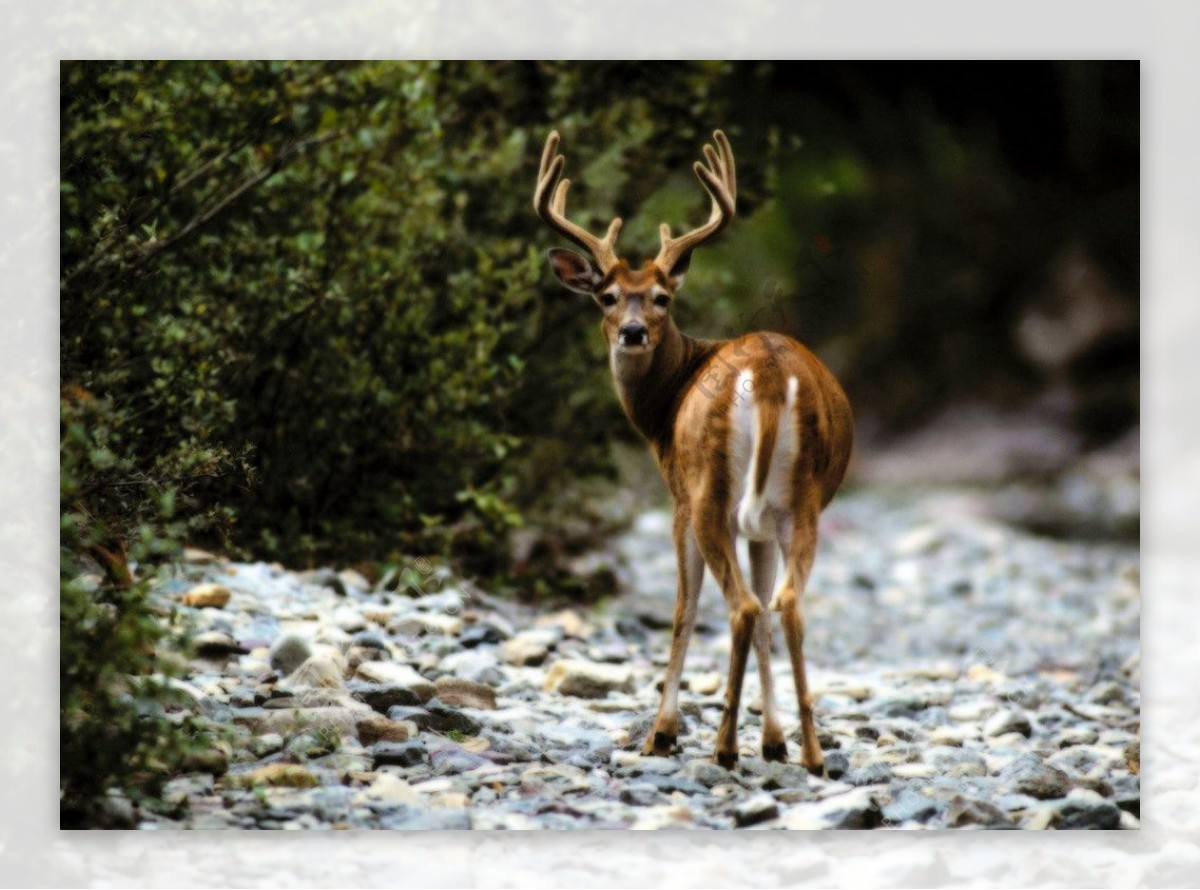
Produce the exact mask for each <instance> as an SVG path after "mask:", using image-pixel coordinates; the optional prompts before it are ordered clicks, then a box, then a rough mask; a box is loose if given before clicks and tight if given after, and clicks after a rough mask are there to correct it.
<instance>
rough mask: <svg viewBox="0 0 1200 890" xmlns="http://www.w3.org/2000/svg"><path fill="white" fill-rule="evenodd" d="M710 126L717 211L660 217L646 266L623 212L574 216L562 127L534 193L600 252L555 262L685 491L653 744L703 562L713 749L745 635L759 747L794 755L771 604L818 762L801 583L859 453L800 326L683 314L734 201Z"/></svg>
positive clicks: (811, 758)
mask: <svg viewBox="0 0 1200 890" xmlns="http://www.w3.org/2000/svg"><path fill="white" fill-rule="evenodd" d="M713 138H714V142H715V143H716V147H715V148H714V147H713V146H712V145H705V146H704V157H705V158H706V159H707V161H708V164H707V166H706V165H705V164H703V163H701V162H700V161H697V162H696V163H695V164H694V169H695V171H696V176H697V177H698V178H699V179H700V183H701V185H702V186H703V187H704V189H705V191H706V192H708V195H709V197H710V198H711V199H712V211H711V213H710V215H709V218H708V221H707V222H706V223H704V225H702V226H700V227H699V228H696V229H693V230H692V231H690V232H688V233H687V234H685V235H681V236H680V237H678V238H674V237H672V236H671V229H670V227H669V226H668V225H666V224H665V223H664V224H663V225H662V226H661V227H660V233H661V239H662V245H661V248H660V249H659V251H658V255H657V256H656V257H655V258H654V259H653V260H650V261H648V262H646V263H645V264H644V265H643V266H642V268H640V269H634V268H632V267H631V266H630V265H629V264H628V263H627V262H626V261H625V260H623V259H619V258H618V257H617V255H616V251H615V247H616V240H617V235H618V233H619V232H620V231H621V220H620V219H619V218H618V219H614V220H613V221H612V223H611V224H610V225H609V227H608V232H607V233H606V234H605V236H604V237H603V238H598V237H596V236H595V235H592V234H590V233H589V232H587V231H586V230H584V229H583V228H581V227H580V226H578V225H576V224H574V223H572V222H571V221H570V220H569V219H567V216H566V202H567V190H568V188H569V187H570V180H567V179H563V180H562V181H559V177H560V175H561V174H562V170H563V165H564V163H565V159H564V158H563V156H562V155H561V154H558V145H559V136H558V133H556V132H555V133H551V134H550V136H549V137H548V138H547V139H546V145H545V148H544V149H543V151H542V162H541V168H540V170H539V172H538V181H537V189H536V190H535V192H534V198H533V204H534V208H535V209H536V210H537V213H538V215H539V216H540V217H541V218H542V219H543V220H544V221H545V222H546V223H547V224H549V226H550V227H551V228H552V229H554V230H555V231H556V232H558V233H559V234H561V235H563V236H564V237H566V238H568V239H570V240H571V241H573V242H574V243H575V244H577V245H578V246H579V247H581V248H583V249H584V250H585V251H587V253H588V254H589V255H590V257H589V256H581V255H580V254H578V253H575V252H573V251H570V250H563V249H559V248H555V249H553V250H551V251H550V253H549V259H550V265H551V267H552V268H553V270H554V274H555V275H556V276H557V277H558V280H559V281H560V282H562V283H563V284H564V285H566V286H567V287H568V288H570V289H571V290H573V291H577V292H579V293H584V294H589V295H591V296H592V298H593V299H594V300H595V301H596V303H597V304H599V306H600V308H601V309H602V310H603V312H604V317H603V321H602V322H601V330H602V331H603V332H604V339H605V340H606V341H607V343H608V355H609V365H610V367H611V369H612V376H613V383H614V385H615V386H616V391H617V396H618V398H619V399H620V400H621V405H622V406H623V407H624V409H625V413H626V414H627V415H628V416H629V419H630V421H631V422H632V423H633V425H634V426H635V427H636V428H637V430H638V431H639V432H640V433H641V434H642V435H643V436H644V437H645V438H646V440H647V441H648V442H649V443H650V447H651V448H652V449H653V451H654V455H655V457H656V458H657V460H658V465H659V468H660V470H661V471H662V475H663V478H664V479H665V480H666V483H667V487H668V488H669V489H670V492H671V495H672V497H673V498H674V501H675V530H674V538H675V552H676V557H677V559H678V563H679V586H678V593H677V596H676V601H675V627H674V631H673V635H672V639H671V656H670V661H669V663H668V665H667V676H666V681H665V684H664V686H663V693H662V703H661V704H660V706H659V709H658V716H657V718H656V719H655V722H654V726H653V729H652V730H651V732H650V733H649V735H648V736H647V738H646V742H645V745H644V747H643V753H645V754H667V753H669V752H670V751H671V750H672V749H673V748H674V746H675V744H676V742H677V738H678V734H679V731H680V726H681V722H680V718H679V706H678V699H679V683H680V677H681V674H682V672H683V661H684V656H685V655H686V653H687V647H688V641H689V639H690V638H691V635H692V629H693V628H694V627H695V622H696V607H697V598H698V594H699V591H700V582H701V580H702V579H703V575H704V565H705V564H707V565H708V567H709V569H710V570H711V571H712V573H713V576H714V577H715V578H716V580H717V583H718V584H720V587H721V592H722V593H723V594H724V596H725V602H726V604H727V606H728V608H729V626H730V631H731V633H732V640H733V647H732V651H731V653H730V657H729V679H728V682H727V684H726V690H725V712H724V715H723V717H722V720H721V727H720V729H719V730H718V733H717V750H716V760H717V762H718V763H719V764H721V765H722V766H724V767H726V768H732V767H733V766H734V765H735V764H736V763H737V759H738V744H737V719H738V707H739V703H740V701H741V694H742V679H743V677H744V675H745V671H746V660H747V657H748V655H749V650H750V643H751V641H753V643H754V650H755V654H756V659H757V661H758V670H759V675H760V677H761V682H762V693H763V737H762V753H763V757H764V758H766V759H767V760H786V759H787V743H786V742H785V741H784V734H783V728H782V727H781V725H780V722H779V715H778V713H777V711H776V708H775V700H774V690H773V688H772V687H773V684H772V681H771V667H770V654H771V628H770V621H769V620H768V619H767V618H766V617H764V618H763V620H761V621H760V620H758V619H759V616H760V615H761V614H762V613H763V612H764V610H765V609H768V608H769V609H771V610H775V611H778V612H780V614H781V620H782V624H783V630H784V636H785V638H786V640H787V647H788V653H789V655H790V656H791V662H792V675H793V678H794V679H795V683H796V696H797V698H798V700H799V705H800V726H801V744H802V749H803V750H802V754H801V762H802V763H803V764H804V766H805V767H807V768H808V769H809V771H811V772H815V773H820V772H823V769H824V758H823V756H822V754H821V746H820V743H819V742H818V741H817V733H816V728H815V726H814V724H813V711H812V698H811V696H810V695H809V692H808V681H807V679H806V677H805V672H804V618H803V616H802V614H801V611H800V597H801V594H802V593H803V592H804V586H805V583H806V582H807V580H808V576H809V572H810V570H811V569H812V565H813V557H814V555H815V553H816V548H817V519H818V517H819V515H820V513H821V510H822V509H823V508H824V507H825V505H826V504H828V503H829V501H830V499H831V498H832V497H833V495H834V492H836V491H837V489H838V486H839V485H840V484H841V482H842V477H843V476H844V475H845V472H846V464H847V463H848V462H849V459H850V449H851V446H852V441H853V429H852V418H851V413H850V406H849V403H848V402H847V400H846V396H845V394H844V393H843V392H842V388H841V387H840V386H839V385H838V382H837V380H836V379H834V376H833V374H832V373H830V371H829V370H828V369H827V368H826V367H825V366H824V365H823V364H821V362H820V361H819V360H818V359H817V357H816V356H814V355H813V354H812V353H811V352H810V351H809V350H808V349H807V348H805V347H804V346H802V345H801V344H800V343H798V342H797V341H795V340H793V339H791V338H790V337H785V336H783V335H781V334H772V333H757V334H748V335H746V336H744V337H739V338H738V339H736V340H699V339H696V338H693V337H689V336H687V335H686V334H684V333H682V332H681V331H680V330H679V329H678V328H677V327H676V326H675V322H674V321H673V320H672V318H671V302H672V301H673V300H674V298H675V295H676V293H677V292H678V291H679V288H680V287H681V286H682V285H683V279H684V274H685V273H686V272H687V268H688V264H689V262H690V260H691V255H692V251H693V250H694V249H695V248H697V247H699V246H700V245H701V244H703V243H704V242H705V241H707V240H708V239H710V238H712V237H713V236H715V235H716V234H717V233H718V232H720V231H721V230H722V229H724V228H725V226H726V225H728V223H729V221H730V219H732V218H733V214H734V204H735V202H736V197H737V180H736V176H735V173H734V163H733V151H732V149H731V148H730V146H729V140H728V139H727V138H726V137H725V134H724V133H722V132H721V131H720V130H718V131H716V132H715V133H714V134H713ZM556 183H557V185H556ZM738 535H741V536H742V537H745V538H747V539H748V541H749V552H750V583H749V585H748V586H747V584H746V580H745V578H744V577H743V575H742V572H741V570H740V568H739V567H738V562H737V555H736V552H735V549H734V543H735V541H736V539H737V536H738ZM775 544H777V545H778V546H779V548H780V549H781V550H782V552H783V558H784V561H785V563H786V577H785V579H784V582H783V584H782V585H781V586H780V587H779V589H778V590H777V591H775V593H774V596H772V587H773V586H774V583H775V572H776V558H775V552H774V550H773V545H775Z"/></svg>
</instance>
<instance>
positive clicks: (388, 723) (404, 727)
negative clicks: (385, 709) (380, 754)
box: [355, 714, 412, 747]
mask: <svg viewBox="0 0 1200 890" xmlns="http://www.w3.org/2000/svg"><path fill="white" fill-rule="evenodd" d="M355 728H356V729H357V731H358V740H359V742H361V743H362V744H363V745H364V746H366V747H370V746H371V745H373V744H375V743H376V742H404V741H407V740H408V739H409V738H410V737H411V736H412V731H411V729H410V725H409V724H406V723H403V722H400V721H396V720H390V719H388V718H387V717H384V716H382V715H380V714H367V715H365V716H363V717H359V718H358V721H357V722H356V723H355Z"/></svg>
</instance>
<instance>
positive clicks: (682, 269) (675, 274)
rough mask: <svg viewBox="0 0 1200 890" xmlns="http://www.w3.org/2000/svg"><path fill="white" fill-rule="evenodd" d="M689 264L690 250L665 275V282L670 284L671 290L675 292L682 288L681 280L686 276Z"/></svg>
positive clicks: (690, 261) (690, 258)
mask: <svg viewBox="0 0 1200 890" xmlns="http://www.w3.org/2000/svg"><path fill="white" fill-rule="evenodd" d="M691 264H692V252H691V251H690V250H689V251H688V252H687V253H685V254H684V255H683V256H681V257H680V258H679V259H677V260H676V261H675V265H674V266H672V267H671V271H669V272H668V273H667V281H669V282H670V283H671V290H673V291H677V290H679V289H680V288H681V287H683V279H684V277H685V276H686V275H687V270H688V266H690V265H691Z"/></svg>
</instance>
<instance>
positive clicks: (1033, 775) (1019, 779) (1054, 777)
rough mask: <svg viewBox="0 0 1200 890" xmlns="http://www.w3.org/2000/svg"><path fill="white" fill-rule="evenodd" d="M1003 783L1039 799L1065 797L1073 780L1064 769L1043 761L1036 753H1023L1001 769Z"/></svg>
mask: <svg viewBox="0 0 1200 890" xmlns="http://www.w3.org/2000/svg"><path fill="white" fill-rule="evenodd" d="M1000 782H1001V785H1002V786H1003V787H1004V788H1006V789H1007V790H1009V791H1012V792H1015V793H1017V794H1027V795H1029V796H1030V797H1036V798H1037V799H1038V800H1049V799H1052V798H1058V797H1065V796H1066V794H1067V792H1068V791H1069V790H1070V788H1071V780H1070V779H1069V778H1068V776H1067V774H1066V773H1064V772H1063V771H1062V770H1060V769H1057V768H1055V767H1052V766H1047V765H1046V764H1044V763H1042V762H1041V761H1040V760H1039V759H1038V758H1037V756H1036V755H1034V754H1023V755H1021V756H1020V757H1018V758H1017V759H1016V760H1014V761H1013V762H1012V763H1010V764H1009V765H1008V766H1006V767H1005V768H1004V769H1003V770H1001V771H1000Z"/></svg>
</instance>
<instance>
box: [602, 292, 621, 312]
mask: <svg viewBox="0 0 1200 890" xmlns="http://www.w3.org/2000/svg"><path fill="white" fill-rule="evenodd" d="M600 304H601V305H602V306H604V308H606V309H608V308H611V307H612V306H616V305H617V298H616V297H614V296H613V295H612V294H601V295H600Z"/></svg>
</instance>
